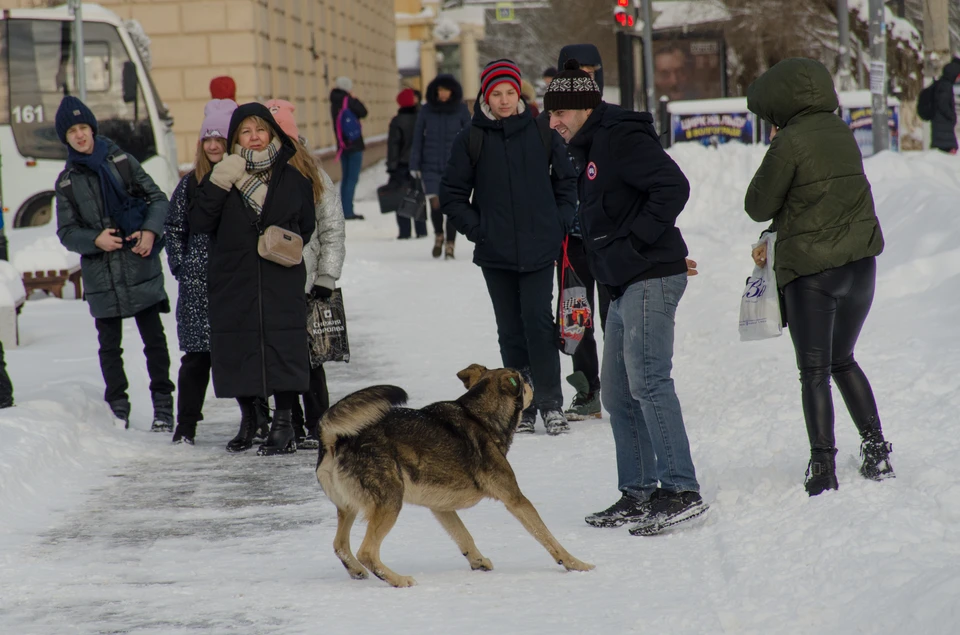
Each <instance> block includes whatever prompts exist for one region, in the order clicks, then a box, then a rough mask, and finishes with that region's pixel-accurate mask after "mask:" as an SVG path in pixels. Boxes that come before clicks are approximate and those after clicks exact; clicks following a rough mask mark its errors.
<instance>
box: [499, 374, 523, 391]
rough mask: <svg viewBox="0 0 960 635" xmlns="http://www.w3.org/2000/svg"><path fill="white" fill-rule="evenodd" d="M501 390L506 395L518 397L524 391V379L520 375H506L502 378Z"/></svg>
mask: <svg viewBox="0 0 960 635" xmlns="http://www.w3.org/2000/svg"><path fill="white" fill-rule="evenodd" d="M500 390H501V391H502V392H503V394H505V395H510V396H511V397H517V396H519V395H520V393H521V392H522V391H523V377H521V376H520V373H516V372H513V373H504V374H503V375H501V376H500Z"/></svg>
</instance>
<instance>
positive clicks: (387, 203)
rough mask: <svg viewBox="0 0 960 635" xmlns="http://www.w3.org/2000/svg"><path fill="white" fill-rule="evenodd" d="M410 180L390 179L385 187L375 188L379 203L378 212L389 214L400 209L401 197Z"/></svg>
mask: <svg viewBox="0 0 960 635" xmlns="http://www.w3.org/2000/svg"><path fill="white" fill-rule="evenodd" d="M410 180H411V179H409V178H407V179H403V178H396V179H394V178H391V179H390V181H389V182H388V183H387V184H386V185H381V186H380V187H378V188H377V200H378V201H379V202H380V212H381V213H382V214H389V213H390V212H395V211H397V209H398V208H399V207H400V202H401V201H402V200H403V195H404V194H406V191H407V187H409V181H410Z"/></svg>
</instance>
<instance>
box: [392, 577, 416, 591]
mask: <svg viewBox="0 0 960 635" xmlns="http://www.w3.org/2000/svg"><path fill="white" fill-rule="evenodd" d="M387 582H389V583H390V584H392V585H393V586H394V587H396V588H398V589H404V588H406V587H411V586H416V585H417V581H416V580H414V579H413V578H412V577H410V576H408V575H398V576H397V577H396V579H393V580H387Z"/></svg>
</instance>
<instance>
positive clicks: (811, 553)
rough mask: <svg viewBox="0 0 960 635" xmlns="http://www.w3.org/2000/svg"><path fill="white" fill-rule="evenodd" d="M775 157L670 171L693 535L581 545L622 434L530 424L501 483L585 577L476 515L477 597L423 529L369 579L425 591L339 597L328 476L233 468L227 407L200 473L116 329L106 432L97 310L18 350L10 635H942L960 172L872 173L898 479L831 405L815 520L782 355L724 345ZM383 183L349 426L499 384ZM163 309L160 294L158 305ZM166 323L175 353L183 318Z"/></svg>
mask: <svg viewBox="0 0 960 635" xmlns="http://www.w3.org/2000/svg"><path fill="white" fill-rule="evenodd" d="M764 151H765V148H763V147H756V146H744V145H739V144H728V145H725V146H721V147H720V148H718V149H712V148H703V147H700V146H695V145H692V144H681V145H678V146H676V147H675V148H673V149H671V151H670V152H671V154H672V155H673V156H674V157H675V158H676V160H677V162H678V163H679V164H680V165H681V167H682V168H683V169H684V171H685V173H686V174H687V176H688V178H689V180H690V182H691V188H692V195H691V199H690V202H689V203H688V205H687V208H686V210H685V211H684V212H683V214H682V215H681V216H680V226H681V228H682V230H683V233H684V237H685V238H686V240H687V242H688V244H689V246H690V255H691V257H692V258H694V259H695V260H697V261H698V263H699V268H700V275H698V276H697V277H695V278H692V279H690V282H689V285H688V288H687V291H686V294H685V295H684V297H683V299H682V301H681V303H680V306H679V309H678V311H677V333H676V354H675V357H674V373H673V376H674V379H675V382H676V385H677V390H678V393H679V396H680V401H681V403H682V405H683V413H684V417H685V419H686V424H687V429H688V432H689V435H690V441H691V449H692V452H693V456H694V461H695V463H696V467H697V474H698V477H699V479H700V482H701V485H702V492H703V495H704V498H705V499H706V500H707V501H708V502H710V503H711V506H712V509H711V512H710V514H709V516H708V517H707V518H706V519H705V520H704V521H703V522H702V524H700V525H699V526H694V527H689V528H688V529H685V530H683V531H677V532H675V533H673V534H671V535H664V536H661V537H658V538H651V539H644V538H633V537H631V536H629V534H628V533H627V532H626V531H625V530H622V529H621V530H597V529H593V528H590V527H588V526H587V525H585V524H584V522H583V517H584V516H585V515H586V514H587V513H590V512H594V511H598V510H600V509H603V508H604V507H606V506H607V505H609V504H611V503H613V502H614V501H615V500H616V498H617V497H618V496H619V493H618V491H617V489H616V478H617V477H616V467H615V455H614V448H613V441H612V438H611V433H610V427H609V424H608V422H607V421H606V420H600V421H588V422H580V423H574V424H572V425H571V427H572V432H571V434H569V435H566V436H565V437H560V438H551V437H547V436H546V435H545V434H543V429H542V427H541V426H540V424H538V431H537V434H536V435H534V436H532V437H523V438H519V439H517V440H516V441H515V442H514V447H513V449H512V450H511V452H510V462H511V464H512V466H513V468H514V470H515V472H516V474H517V478H518V481H519V483H520V486H521V488H522V489H523V491H524V493H525V495H526V496H527V497H528V498H529V499H530V500H531V502H533V504H534V505H535V506H536V507H537V509H538V511H539V512H540V515H541V516H542V517H543V519H544V521H545V522H546V524H547V526H548V527H549V528H550V529H551V531H552V532H553V533H554V535H555V536H556V537H557V539H558V540H559V541H560V542H561V543H562V544H563V545H564V546H565V547H567V548H568V549H569V550H570V552H571V553H573V554H574V555H576V556H577V557H580V558H582V559H584V560H586V561H589V562H592V563H594V564H596V565H597V569H596V570H595V571H593V572H591V573H588V574H576V575H574V574H564V573H562V572H561V570H560V568H559V567H557V565H556V564H555V563H553V562H551V560H550V558H549V557H548V556H547V554H546V553H545V552H544V550H543V549H542V548H541V547H540V545H538V544H537V543H536V541H535V540H534V539H533V538H531V537H530V536H529V535H528V534H527V533H526V532H525V531H524V530H523V528H522V527H521V526H520V525H519V523H517V522H516V520H515V519H514V518H513V517H511V516H510V515H509V513H508V512H506V510H505V509H504V508H503V506H502V505H500V504H498V503H491V502H482V503H480V504H479V505H478V506H477V507H475V508H473V509H470V510H466V511H464V512H463V513H462V514H461V517H462V518H463V520H464V524H465V525H466V526H467V527H468V529H469V530H470V532H471V533H472V535H473V536H474V538H475V540H476V543H477V545H478V547H479V548H480V550H481V551H482V552H483V553H484V555H485V556H487V557H489V558H491V560H493V562H494V565H495V567H496V569H495V570H494V571H492V572H490V573H476V572H471V571H470V570H469V567H468V566H467V565H466V563H465V562H464V561H463V558H462V557H461V555H460V553H459V552H458V551H457V549H456V548H455V546H454V545H453V543H452V541H450V539H449V538H448V537H447V536H446V534H445V533H444V531H443V529H442V528H441V527H440V526H439V525H438V524H437V522H436V521H435V520H434V518H433V517H432V515H431V514H430V513H429V512H428V511H426V510H424V509H422V508H417V507H414V506H412V505H408V506H405V507H404V509H403V512H402V513H401V515H400V518H399V521H398V523H397V524H396V526H395V527H394V529H393V530H392V531H391V533H390V534H389V536H388V537H387V539H386V541H385V542H384V545H383V554H382V557H383V560H384V562H385V563H386V564H387V565H388V566H390V567H391V568H393V569H395V570H396V571H398V572H399V573H401V574H409V575H413V576H415V577H416V578H417V579H418V581H419V584H420V586H418V587H416V588H413V589H407V590H403V591H393V590H391V589H388V588H386V587H385V586H384V585H383V583H381V582H379V581H377V580H373V579H371V580H368V581H366V582H353V581H351V580H349V579H348V577H347V575H346V573H345V572H344V571H343V568H342V566H341V565H340V563H339V561H338V560H337V559H336V557H335V555H334V554H333V550H332V546H331V545H332V542H333V537H334V532H335V527H336V511H335V509H334V508H333V506H332V504H331V503H330V502H329V501H328V500H327V499H326V498H325V497H324V496H323V494H322V493H321V492H320V490H319V488H318V486H317V483H316V478H315V474H314V472H313V470H314V468H315V465H316V455H314V454H313V453H307V452H301V453H297V454H296V455H292V456H289V457H277V458H274V459H258V458H257V457H255V456H252V453H251V452H247V453H245V454H243V455H239V456H237V455H228V454H227V453H226V452H225V451H224V450H223V446H224V444H225V443H226V441H227V440H228V439H229V438H230V437H231V436H233V434H234V433H235V432H236V423H237V418H238V414H237V407H236V404H235V403H233V402H232V401H229V400H224V401H221V400H215V399H213V398H212V396H210V397H209V398H208V400H207V403H206V405H205V408H204V415H205V419H204V421H203V422H201V424H200V430H199V434H198V438H197V445H196V447H193V448H189V447H185V446H180V447H170V446H169V441H168V437H167V436H166V435H157V434H151V433H149V432H146V430H147V429H149V426H150V408H149V390H148V379H147V376H146V370H145V368H144V361H143V357H142V353H141V352H140V350H139V346H138V339H137V335H136V330H135V327H134V325H133V324H132V322H130V321H128V323H127V324H126V326H125V329H124V338H125V339H124V345H125V346H124V348H125V350H126V351H127V353H126V355H125V362H126V369H127V373H128V374H129V377H130V389H131V400H132V402H133V428H134V429H133V430H130V431H122V430H117V429H115V428H114V427H113V426H112V424H111V417H110V414H109V412H108V411H107V408H106V406H105V405H104V404H103V403H102V401H101V393H102V390H103V386H102V383H101V379H100V371H99V368H98V362H97V340H96V331H95V329H94V326H93V320H91V319H90V318H89V315H88V314H87V309H86V307H85V306H84V305H83V304H82V303H77V302H65V301H61V300H57V299H44V300H40V301H37V302H33V301H31V302H30V303H28V304H27V306H26V308H25V310H24V318H25V319H24V320H22V322H21V336H22V343H21V347H20V348H19V349H17V350H14V351H9V352H8V355H7V364H8V368H9V369H10V373H11V376H12V378H13V382H14V386H15V388H16V395H17V402H18V407H16V408H13V409H9V410H2V411H0V439H3V441H4V442H3V443H2V444H0V509H3V510H4V511H6V510H14V513H0V563H2V566H0V632H4V633H6V632H10V633H21V632H30V633H58V632H66V631H70V632H78V633H99V632H104V631H109V632H150V633H161V632H162V633H187V632H198V631H204V632H229V631H235V630H237V629H238V628H239V629H240V630H242V631H243V632H264V633H266V632H283V633H305V632H314V631H316V627H317V624H323V626H324V628H326V629H329V630H331V631H332V632H339V631H343V632H381V631H383V632H389V633H398V634H400V633H418V634H422V633H451V632H457V633H465V634H466V633H489V632H491V631H500V632H504V633H518V634H527V633H558V634H560V633H594V632H612V633H621V632H624V633H625V632H652V633H671V634H672V635H694V634H701V633H711V634H713V633H718V634H719V633H812V632H822V633H861V632H870V633H872V634H877V635H887V634H890V635H893V634H895V633H904V632H915V633H924V634H926V633H930V634H934V635H940V634H943V635H946V634H947V633H952V632H954V631H955V630H956V624H957V621H958V620H960V608H958V605H957V602H956V598H957V597H958V596H960V577H958V576H957V571H958V570H960V484H958V479H957V477H956V469H955V464H956V456H957V455H958V454H960V437H958V435H957V434H956V413H957V412H958V411H960V358H958V356H957V354H956V351H958V350H960V343H958V335H957V333H956V316H957V315H960V251H958V247H957V245H960V216H958V215H957V213H956V209H957V208H956V201H957V200H960V177H958V173H960V170H958V169H957V167H958V165H960V164H958V163H957V159H956V158H955V157H948V156H945V155H941V154H938V153H925V154H908V153H907V154H895V153H881V154H880V155H877V156H876V157H873V158H871V159H869V160H868V161H867V162H866V168H867V173H868V175H869V177H870V179H871V183H872V185H873V190H874V195H875V198H876V201H877V210H878V214H879V216H880V220H881V224H882V226H883V230H884V236H885V239H886V250H885V252H884V254H883V255H881V256H880V257H879V258H878V282H877V295H876V299H875V301H874V305H873V310H872V312H871V314H870V318H869V319H868V320H867V323H866V325H865V328H864V331H863V334H862V336H861V338H860V343H859V345H858V348H857V359H858V361H859V362H860V364H861V365H862V367H863V369H864V371H865V372H866V373H867V375H868V377H869V378H870V380H871V382H872V384H873V389H874V392H875V393H876V396H877V399H878V402H879V407H880V413H881V417H882V420H883V425H884V430H885V432H886V435H887V438H888V439H889V440H890V441H891V442H892V443H893V447H894V453H893V463H894V466H895V468H896V470H897V478H896V479H894V480H891V481H886V482H883V483H874V482H868V481H865V480H864V479H862V478H860V476H859V475H858V474H857V467H858V450H859V440H858V437H857V434H856V431H855V429H854V426H853V424H852V422H851V421H850V420H849V417H848V416H847V414H846V411H845V409H844V407H843V404H842V399H841V398H840V396H839V394H835V401H836V413H837V425H836V434H837V447H838V448H839V451H840V452H839V455H838V457H837V468H838V478H839V481H840V490H839V491H837V492H829V493H827V494H824V495H823V496H820V497H817V498H813V499H811V498H808V497H807V496H806V494H805V493H804V491H803V487H802V480H803V474H804V470H805V468H806V465H807V459H808V453H807V448H808V446H807V443H808V441H807V435H806V431H805V429H804V424H803V416H802V409H801V405H800V395H799V392H800V391H799V385H798V382H797V369H796V360H795V357H794V353H793V349H792V346H791V343H790V338H789V335H787V336H784V337H780V338H777V339H774V340H770V341H765V342H751V343H741V342H740V341H739V338H738V333H737V321H738V309H739V298H740V293H741V292H742V289H743V280H744V278H745V276H747V275H748V274H749V273H750V271H751V270H752V267H753V265H752V262H751V260H750V244H751V243H752V242H753V241H755V240H756V237H757V235H758V234H759V232H760V230H761V229H762V227H763V226H762V225H760V224H758V223H754V222H752V221H751V220H750V219H749V218H748V217H747V216H746V214H744V212H743V195H744V192H745V190H746V187H747V184H748V183H749V181H750V179H751V177H752V175H753V173H754V171H755V170H756V168H757V166H758V165H759V164H760V161H761V160H762V158H763V154H764ZM386 180H387V177H386V173H385V170H384V167H383V164H382V163H381V164H379V165H378V166H377V167H376V168H374V169H371V170H368V171H366V172H365V173H364V175H363V177H362V179H361V182H360V186H359V188H358V197H357V211H358V212H359V213H361V214H363V215H365V216H366V220H365V221H351V222H350V223H348V224H347V229H346V231H347V241H348V243H349V244H348V246H347V253H348V256H347V263H346V266H345V267H344V277H343V279H342V280H341V281H340V282H341V286H342V287H343V290H344V304H345V309H346V313H347V319H348V321H349V322H350V324H349V332H350V343H351V352H352V354H353V355H352V358H351V362H350V363H349V364H328V365H326V366H325V368H326V372H327V376H328V378H329V384H330V391H331V398H332V399H333V400H336V399H339V398H340V397H342V396H343V395H344V394H346V393H348V392H351V391H353V390H356V389H358V388H361V387H364V386H369V385H371V384H378V383H393V384H397V385H400V386H402V387H403V388H404V389H406V390H407V392H408V393H409V394H410V399H411V405H412V406H414V407H419V406H422V405H424V404H426V403H430V402H432V401H437V400H442V399H450V398H454V397H456V396H459V395H460V394H462V392H463V390H462V386H461V384H460V383H459V381H458V380H457V379H456V377H455V373H456V371H458V370H460V369H461V368H464V367H466V366H467V365H469V364H470V363H474V362H476V363H482V364H485V365H487V366H496V365H498V364H499V349H498V345H497V335H496V325H495V322H494V319H493V312H492V310H491V308H490V302H489V300H488V297H487V293H486V289H485V285H484V282H483V277H482V275H481V272H480V271H479V269H478V268H477V267H475V266H474V265H473V264H472V263H471V262H470V260H471V252H472V249H471V245H470V244H469V243H468V242H466V241H465V240H464V239H463V238H462V237H459V238H458V240H457V243H456V256H457V257H456V259H455V260H452V261H449V260H448V261H444V260H440V261H438V260H434V259H433V258H432V257H431V256H430V249H431V247H432V242H433V241H432V239H430V238H427V239H424V240H403V241H398V240H395V237H396V232H397V227H396V223H395V220H394V215H393V214H386V215H382V214H380V213H379V210H378V208H377V203H376V194H375V192H376V187H377V186H378V185H381V184H383V183H385V182H386ZM168 280H169V278H168ZM175 290H176V286H175V284H173V282H172V280H170V281H169V283H168V285H167V291H168V293H170V294H171V300H172V301H173V300H174V299H175V298H174V297H172V296H173V295H174V293H175ZM163 321H164V324H165V326H166V329H167V337H168V341H169V342H170V346H171V348H173V347H174V344H173V341H174V340H173V333H174V328H175V322H174V318H173V315H172V314H166V315H164V316H163ZM131 338H132V339H131ZM173 361H174V368H173V369H171V371H172V374H173V375H175V374H176V368H175V366H176V359H175V357H174V360H173ZM562 368H563V372H564V374H568V373H569V372H570V361H569V360H568V359H567V358H564V359H563V361H562ZM564 388H565V390H567V393H566V400H567V403H569V399H570V398H571V397H572V391H571V390H570V389H569V387H567V386H566V385H564ZM208 395H211V393H209V392H208ZM363 531H364V528H363V527H357V528H355V529H354V531H353V546H354V550H356V548H357V547H358V546H359V544H360V540H361V537H362V535H363ZM291 556H293V557H291ZM532 590H536V592H535V593H532ZM305 597H319V598H321V601H319V602H311V601H307V600H304V599H303V598H305ZM185 599H189V600H190V601H188V602H185V601H184V600H185ZM638 599H639V601H638ZM371 603H372V604H371ZM358 606H376V610H357V607H358ZM492 607H495V608H492ZM878 607H883V608H882V610H878Z"/></svg>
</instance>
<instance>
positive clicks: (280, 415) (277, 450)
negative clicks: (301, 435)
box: [257, 410, 297, 456]
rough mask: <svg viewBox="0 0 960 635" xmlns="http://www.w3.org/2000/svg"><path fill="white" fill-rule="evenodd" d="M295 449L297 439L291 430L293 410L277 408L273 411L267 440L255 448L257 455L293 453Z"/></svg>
mask: <svg viewBox="0 0 960 635" xmlns="http://www.w3.org/2000/svg"><path fill="white" fill-rule="evenodd" d="M296 451H297V441H296V437H295V436H294V432H293V412H292V411H291V410H277V411H276V412H274V413H273V423H272V424H270V435H269V436H268V437H267V442H266V443H264V444H263V445H261V446H260V449H259V450H257V455H259V456H274V455H276V454H293V453H294V452H296Z"/></svg>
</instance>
